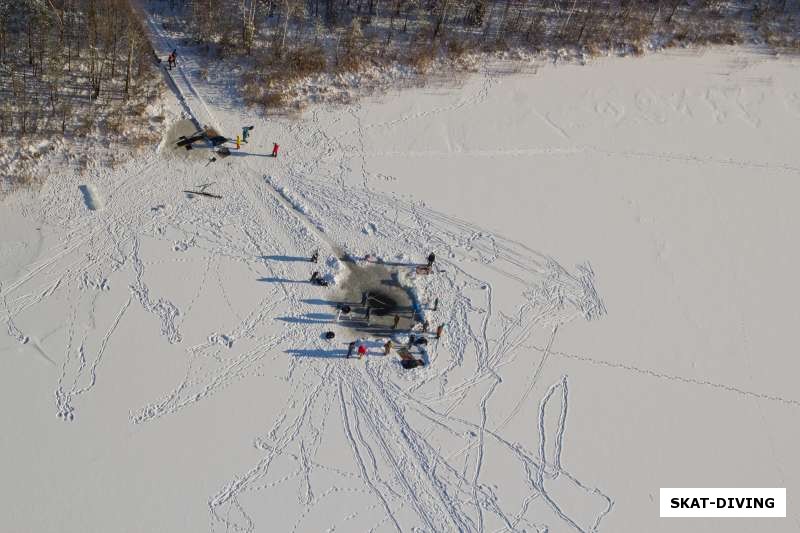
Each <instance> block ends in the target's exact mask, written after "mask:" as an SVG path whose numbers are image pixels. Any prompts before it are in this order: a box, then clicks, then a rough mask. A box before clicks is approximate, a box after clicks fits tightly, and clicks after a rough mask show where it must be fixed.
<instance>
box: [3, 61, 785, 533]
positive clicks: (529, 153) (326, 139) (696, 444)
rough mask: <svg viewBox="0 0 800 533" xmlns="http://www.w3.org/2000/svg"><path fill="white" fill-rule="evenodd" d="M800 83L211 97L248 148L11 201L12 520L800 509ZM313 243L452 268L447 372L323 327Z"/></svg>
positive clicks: (444, 358) (85, 522)
mask: <svg viewBox="0 0 800 533" xmlns="http://www.w3.org/2000/svg"><path fill="white" fill-rule="evenodd" d="M186 61H187V62H190V61H191V59H190V58H187V60H186ZM185 67H186V68H187V69H189V68H190V65H186V66H185ZM797 67H798V64H797V63H796V61H794V60H790V59H776V58H774V57H773V56H769V55H764V54H761V53H759V52H758V51H753V50H744V49H737V48H727V49H721V50H711V51H706V52H703V53H699V52H681V53H675V54H663V55H659V56H652V57H646V58H641V59H636V60H616V59H614V60H604V61H600V62H597V63H596V64H592V65H588V66H583V67H581V66H572V65H557V66H552V65H548V66H546V67H543V68H541V69H539V71H538V72H537V73H536V74H526V75H517V76H503V77H498V76H494V75H492V74H491V73H483V74H481V75H478V76H475V77H473V78H471V79H469V80H468V81H467V83H465V84H464V86H463V87H461V88H460V89H458V90H445V89H441V88H435V89H433V88H428V89H418V90H413V91H406V92H398V93H391V94H388V95H386V96H384V97H381V98H376V99H372V100H364V101H361V102H360V103H358V104H356V105H353V106H350V107H346V108H342V107H324V106H320V107H317V108H314V109H312V110H311V111H310V112H309V113H307V114H306V115H305V116H304V117H303V118H302V119H301V120H299V121H282V120H272V119H270V120H264V119H261V118H258V117H253V116H252V115H251V114H250V113H249V112H248V111H247V110H246V109H244V108H241V107H238V106H234V105H231V104H230V100H229V99H226V97H227V95H228V94H229V93H228V92H227V88H226V87H225V86H215V85H204V84H201V83H200V82H199V80H197V79H195V78H194V77H193V76H191V75H190V76H188V78H187V79H188V82H189V83H192V84H193V89H194V90H195V91H196V94H197V95H198V98H199V99H202V101H203V102H205V105H207V106H208V108H209V109H210V111H211V112H212V113H213V116H214V118H215V119H216V121H217V126H218V128H219V129H220V131H221V133H223V134H226V135H228V136H229V137H232V136H235V135H236V133H238V132H239V131H240V128H241V127H242V126H244V125H254V126H255V128H254V130H253V131H252V135H251V138H250V140H249V142H248V143H247V144H246V145H243V147H242V149H241V150H239V151H238V152H237V151H234V153H233V154H232V155H231V156H230V157H227V158H224V159H219V160H217V161H215V162H213V163H212V162H211V161H210V159H208V160H204V159H202V158H201V157H199V156H197V154H195V155H194V156H193V157H192V158H178V157H174V156H172V154H167V153H163V152H162V153H153V154H149V155H147V156H146V157H143V158H141V159H139V160H135V161H132V162H130V163H129V164H127V165H124V166H123V167H122V168H119V169H116V170H113V169H107V168H93V169H90V170H89V171H88V172H87V173H86V174H85V175H80V174H77V173H70V172H64V174H63V175H61V176H59V179H58V180H49V181H48V182H47V183H45V184H44V185H43V187H42V189H41V191H40V192H39V193H38V195H37V196H35V197H34V196H33V195H31V194H27V195H16V196H13V197H12V198H11V199H10V201H8V202H7V203H5V204H3V205H2V207H0V217H2V221H3V222H4V224H3V226H2V227H0V258H5V257H12V258H13V260H12V261H8V262H6V261H2V262H1V263H0V282H1V283H2V285H1V286H0V306H1V307H0V321H2V322H3V324H4V326H5V327H4V328H3V329H5V330H7V332H8V335H5V336H3V337H2V338H0V354H2V357H3V360H4V365H5V366H4V372H3V373H2V374H0V376H2V377H0V391H2V392H0V394H2V396H1V397H2V399H3V400H4V403H5V405H7V406H14V408H13V409H12V408H9V409H5V410H3V414H2V419H0V422H2V424H3V427H4V428H6V429H8V431H5V432H4V436H3V438H2V441H0V443H2V444H0V447H1V449H2V452H3V453H2V459H0V468H1V469H2V470H3V472H4V473H6V475H5V476H4V480H12V481H11V482H8V481H7V482H4V483H2V484H0V497H2V499H3V501H4V502H6V504H7V506H8V508H9V509H11V511H10V512H9V513H8V514H6V516H4V517H3V518H1V519H0V525H1V526H2V528H1V529H4V530H6V529H7V530H26V529H31V530H36V531H64V530H105V531H118V530H123V531H143V530H144V531H185V530H198V529H207V530H210V531H226V530H232V529H239V530H244V531H276V530H277V531H291V530H295V531H305V530H316V529H324V528H329V529H333V528H336V529H339V530H348V531H362V530H374V531H392V530H394V531H397V530H401V531H406V530H411V529H413V528H419V529H426V530H432V531H456V530H462V531H480V530H484V531H486V530H489V531H512V530H517V531H522V530H528V531H534V530H539V531H542V530H544V528H547V530H548V531H550V532H560V531H625V532H627V531H630V532H639V531H648V532H659V531H665V532H666V531H674V530H675V529H674V528H675V526H674V525H673V524H674V522H671V521H665V520H659V519H658V518H656V517H657V514H658V510H657V505H658V502H657V497H656V494H657V491H658V488H659V487H667V486H785V487H787V490H788V491H789V493H790V494H792V493H794V492H796V490H797V487H798V484H800V478H798V475H797V472H798V469H797V459H796V457H795V454H794V449H796V448H797V446H798V445H799V444H800V442H798V434H797V431H796V430H795V427H796V422H797V418H798V413H800V396H798V394H797V393H796V388H795V387H793V383H792V380H793V376H794V374H795V373H796V369H797V364H796V361H795V360H794V358H793V357H791V353H790V349H791V346H792V343H793V341H792V336H791V334H792V331H793V330H792V325H793V324H794V323H796V322H797V320H798V319H799V318H800V316H798V311H797V309H796V307H795V306H794V305H793V300H792V298H791V296H792V295H793V294H795V293H797V292H798V288H799V287H798V284H797V281H796V276H794V275H793V267H794V265H795V264H796V263H797V260H798V253H797V250H796V247H795V246H794V244H793V238H794V236H793V234H792V233H791V230H792V229H793V228H794V227H796V226H797V225H798V220H797V218H798V215H797V211H796V210H795V209H793V205H792V202H793V201H794V197H795V196H796V194H797V192H798V191H797V189H798V185H797V174H798V173H800V155H799V154H798V153H797V152H796V151H795V150H793V144H794V142H795V141H794V138H793V136H792V132H794V131H795V130H796V129H797V126H798V123H800V107H798V103H799V102H800V100H799V99H798V95H797V94H796V92H797V89H796V87H797V86H798V81H800V79H798V77H799V76H800V74H798V73H799V72H800V71H798V69H797ZM273 142H278V143H280V144H281V152H280V155H279V157H277V158H272V157H265V156H267V155H268V154H269V153H270V151H271V148H272V143H273ZM195 156H197V157H195ZM267 177H268V178H267ZM84 184H91V185H92V186H93V187H94V189H95V191H96V193H97V195H98V197H102V199H103V201H104V208H103V209H102V210H91V209H87V207H86V204H85V203H84V197H83V196H82V194H81V192H80V189H79V186H80V185H84ZM205 184H211V185H209V186H210V187H211V188H212V189H211V190H213V191H214V192H215V193H216V194H219V195H221V196H222V198H221V199H214V198H204V197H200V196H194V197H192V198H189V197H187V195H185V194H184V193H182V192H181V191H183V190H185V189H192V188H195V187H198V186H200V185H205ZM317 249H319V250H320V252H321V257H322V258H325V257H329V256H331V255H337V256H338V255H339V254H338V253H337V252H336V250H344V251H346V252H348V253H349V254H350V255H352V256H353V257H364V256H365V255H367V254H370V255H373V256H377V257H381V258H383V259H384V260H385V261H386V262H387V263H389V262H391V261H393V260H395V261H394V262H396V263H397V264H398V266H397V267H396V268H398V269H406V270H407V271H409V272H410V271H411V270H412V269H413V266H414V264H416V263H423V262H424V261H425V257H426V256H427V254H428V253H429V252H430V251H435V252H436V255H437V259H436V267H437V269H436V270H437V272H438V273H436V274H432V275H429V276H420V277H419V278H418V279H416V278H415V279H414V280H413V283H414V290H415V291H416V293H415V299H416V300H417V301H418V302H420V305H421V306H424V307H426V309H424V312H425V313H427V314H428V316H429V320H430V322H431V324H439V323H444V324H446V327H445V334H444V336H443V337H442V339H440V340H439V341H435V340H434V339H431V340H430V344H429V356H430V365H428V366H427V367H424V368H417V369H414V370H411V371H406V370H403V369H402V368H401V367H400V366H399V364H397V356H396V355H395V354H392V355H390V356H383V355H378V353H379V352H378V350H377V349H375V348H377V346H372V345H371V346H370V348H371V349H372V350H373V353H372V354H371V355H370V356H368V357H367V359H366V360H361V361H359V360H352V359H351V360H348V359H345V358H344V355H345V353H346V350H347V343H348V342H349V341H350V340H352V339H351V337H349V336H347V335H350V333H347V332H346V331H345V330H344V329H339V330H337V337H336V338H335V339H334V340H333V341H328V340H326V339H325V338H324V337H323V335H322V334H323V333H324V332H325V331H327V330H329V329H331V328H332V327H336V326H331V324H332V323H333V320H334V318H333V316H334V315H333V313H332V312H331V306H330V302H331V301H332V300H335V299H336V297H337V295H338V294H339V293H337V292H336V291H338V290H340V287H339V286H338V284H337V286H330V287H320V286H316V285H312V284H310V283H308V279H309V275H310V274H311V271H312V269H314V268H317V269H320V270H321V269H322V268H321V267H319V266H318V267H314V266H312V264H311V263H310V262H309V257H310V255H311V254H312V252H313V251H315V250H317ZM335 266H337V265H331V270H333V268H334V267H335ZM437 298H438V299H439V302H438V305H436V306H433V305H431V302H432V301H434V300H435V299H437ZM433 307H435V308H436V310H434V309H433ZM352 335H353V336H355V334H352ZM25 339H27V341H25V342H23V341H24V340H25ZM58 414H61V415H62V416H61V417H60V418H59V417H58V416H56V415H58ZM31 502H35V503H36V505H35V506H34V505H33V504H32V503H31ZM130 502H136V504H135V505H131V503H130ZM43 509H45V510H46V512H43V511H42V510H43ZM789 512H790V515H791V516H790V518H787V519H786V520H782V521H775V522H771V523H770V527H771V528H773V529H772V530H774V531H781V532H782V531H793V530H794V529H795V524H796V521H797V519H798V516H797V512H796V510H795V508H793V507H792V506H791V505H790V507H789ZM740 524H744V525H740ZM703 527H704V528H705V530H707V531H720V532H721V531H725V532H729V531H742V532H744V531H751V530H752V529H753V527H754V526H753V524H752V523H750V522H748V521H726V522H725V523H721V522H720V523H711V522H704V523H703Z"/></svg>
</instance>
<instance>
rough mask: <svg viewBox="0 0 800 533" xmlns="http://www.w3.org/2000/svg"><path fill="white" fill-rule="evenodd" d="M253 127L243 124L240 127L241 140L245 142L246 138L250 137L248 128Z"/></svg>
mask: <svg viewBox="0 0 800 533" xmlns="http://www.w3.org/2000/svg"><path fill="white" fill-rule="evenodd" d="M252 129H253V126H244V127H243V128H242V142H243V143H246V142H247V138H248V137H250V130H252Z"/></svg>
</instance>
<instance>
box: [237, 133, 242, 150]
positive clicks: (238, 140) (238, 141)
mask: <svg viewBox="0 0 800 533" xmlns="http://www.w3.org/2000/svg"><path fill="white" fill-rule="evenodd" d="M236 149H237V150H241V149H242V141H241V139H240V138H239V136H238V135H237V136H236Z"/></svg>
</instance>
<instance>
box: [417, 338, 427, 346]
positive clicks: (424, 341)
mask: <svg viewBox="0 0 800 533" xmlns="http://www.w3.org/2000/svg"><path fill="white" fill-rule="evenodd" d="M414 344H416V345H417V346H425V345H427V344H428V339H426V338H425V337H420V338H418V339H417V340H415V341H414Z"/></svg>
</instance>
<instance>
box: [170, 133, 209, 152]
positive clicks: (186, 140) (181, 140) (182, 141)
mask: <svg viewBox="0 0 800 533" xmlns="http://www.w3.org/2000/svg"><path fill="white" fill-rule="evenodd" d="M203 137H205V134H204V133H196V134H194V135H192V136H191V137H187V136H185V135H181V136H180V137H178V141H177V142H176V143H175V145H176V146H186V149H187V150H191V149H192V143H194V142H197V141H199V140H202V139H203Z"/></svg>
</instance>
